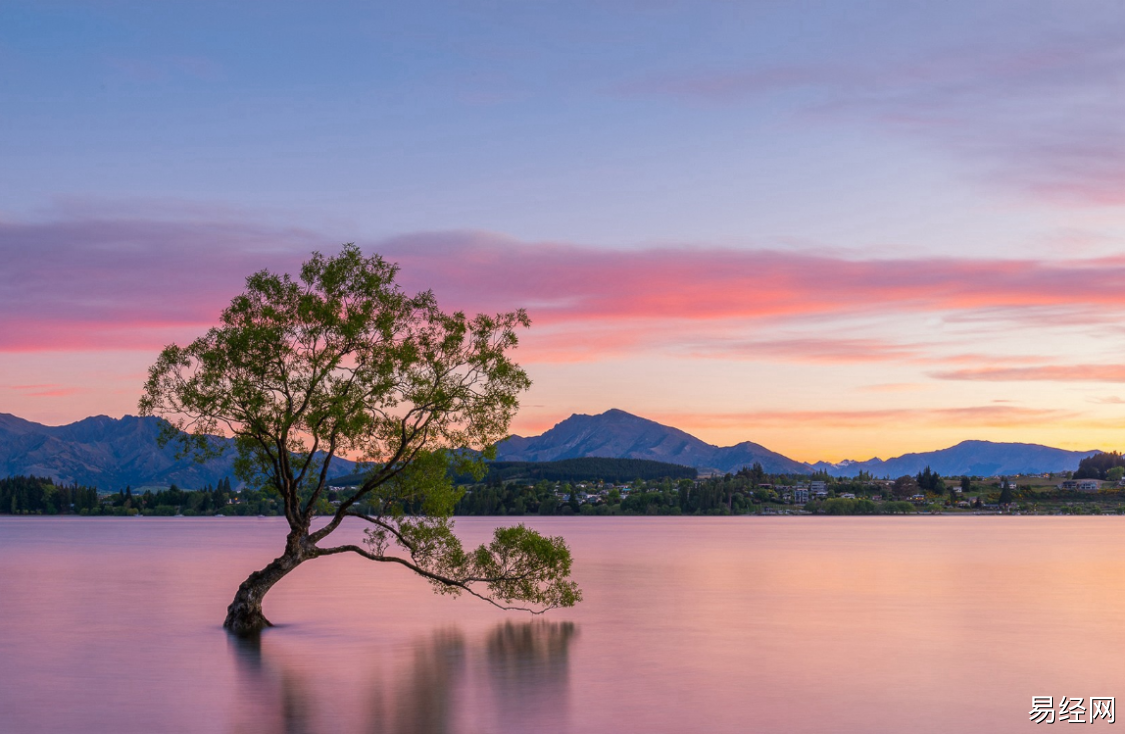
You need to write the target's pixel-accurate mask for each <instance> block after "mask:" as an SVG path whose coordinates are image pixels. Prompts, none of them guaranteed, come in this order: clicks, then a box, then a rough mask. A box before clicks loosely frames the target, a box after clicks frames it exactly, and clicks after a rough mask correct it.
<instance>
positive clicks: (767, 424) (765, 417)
mask: <svg viewBox="0 0 1125 734" xmlns="http://www.w3.org/2000/svg"><path fill="white" fill-rule="evenodd" d="M1077 415H1079V414H1078V413H1076V412H1072V411H1065V410H1056V409H1046V408H1024V407H1019V406H1011V405H982V406H971V407H954V408H928V409H927V408H901V409H896V408H891V409H882V410H773V411H759V412H748V413H665V414H661V415H658V416H652V418H653V419H654V420H657V421H659V422H661V423H667V424H669V425H675V426H680V427H688V426H690V427H691V428H693V429H697V430H703V429H716V428H739V427H753V428H790V427H794V426H807V427H813V426H816V427H835V428H855V427H860V426H864V427H871V426H874V427H879V426H884V427H885V426H888V425H898V426H901V425H905V424H910V425H912V426H916V425H922V426H932V425H935V424H940V425H942V426H945V427H950V426H964V427H993V428H996V427H1019V426H1026V425H1027V423H1028V422H1029V421H1049V420H1051V421H1058V420H1066V419H1070V418H1074V417H1076V416H1077Z"/></svg>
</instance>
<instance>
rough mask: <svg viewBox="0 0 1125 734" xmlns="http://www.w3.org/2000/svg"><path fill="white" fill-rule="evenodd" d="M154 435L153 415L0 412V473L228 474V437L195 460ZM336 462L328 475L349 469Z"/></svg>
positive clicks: (98, 479) (133, 478) (105, 479)
mask: <svg viewBox="0 0 1125 734" xmlns="http://www.w3.org/2000/svg"><path fill="white" fill-rule="evenodd" d="M159 433H160V419H159V418H150V417H146V418H138V417H136V416H131V415H127V416H125V417H124V418H110V417H108V416H104V415H98V416H93V417H91V418H84V419H82V420H80V421H78V422H77V423H71V424H69V425H65V426H45V425H42V424H40V423H33V422H32V421H28V420H24V419H23V418H18V417H16V416H14V415H9V414H7V413H0V476H13V475H19V474H23V475H34V476H40V477H51V478H52V479H54V480H55V481H56V482H61V483H64V484H71V483H78V484H81V485H84V486H87V487H97V488H98V489H101V490H105V491H109V490H118V489H121V488H124V487H125V486H126V485H131V486H133V487H140V486H144V485H168V484H177V485H179V486H180V487H184V488H187V489H199V488H202V487H204V486H205V485H208V484H211V485H215V484H218V482H219V480H220V479H222V478H224V477H233V476H234V457H235V452H234V450H233V441H230V440H229V439H219V441H220V442H225V443H226V444H227V447H228V448H229V449H230V450H228V451H226V452H225V453H224V454H223V455H222V456H220V457H219V458H216V459H211V460H210V461H206V462H203V463H197V462H195V461H192V460H191V459H188V458H177V457H176V449H175V447H174V446H167V447H165V448H161V447H160V445H159V444H158V443H157V440H156V439H157V436H158V435H159ZM337 462H338V463H337ZM337 462H333V466H332V469H334V470H335V471H333V472H332V476H336V475H337V474H347V473H348V472H351V471H353V470H354V468H355V465H354V464H353V463H352V462H350V461H344V460H337Z"/></svg>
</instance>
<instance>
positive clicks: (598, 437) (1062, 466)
mask: <svg viewBox="0 0 1125 734" xmlns="http://www.w3.org/2000/svg"><path fill="white" fill-rule="evenodd" d="M1095 453H1097V451H1094V450H1090V451H1066V450H1064V449H1056V448H1052V447H1050V446H1040V445H1038V444H1026V443H994V442H991V441H962V442H961V443H959V444H957V445H956V446H951V447H949V448H946V449H941V450H938V451H928V452H922V453H914V454H904V455H903V456H898V457H895V458H892V459H887V460H883V459H869V460H867V461H842V462H837V463H828V462H817V463H815V464H808V463H805V462H799V461H795V460H793V459H790V458H788V457H787V456H783V455H782V454H779V453H777V452H775V451H770V450H769V449H767V448H765V447H764V446H761V445H759V444H756V443H752V442H750V441H744V442H743V443H739V444H736V445H734V446H726V447H720V446H714V445H712V444H709V443H706V442H705V441H702V440H700V439H698V438H696V437H695V436H692V435H691V434H689V433H686V432H684V431H681V430H680V429H678V428H673V427H671V426H665V425H663V424H660V423H657V422H656V421H652V420H649V419H647V418H641V417H639V416H635V415H632V414H630V413H626V412H625V411H623V410H616V409H613V410H607V411H606V412H605V413H601V414H600V415H584V414H575V415H572V416H570V417H569V418H567V419H565V420H563V421H561V422H560V423H558V424H557V425H555V426H554V427H553V428H551V429H549V430H547V431H545V432H544V433H543V434H542V435H539V436H532V437H524V436H512V437H510V438H508V439H507V440H505V441H504V442H502V443H501V444H500V445H499V447H498V449H497V456H496V459H497V461H556V460H559V459H572V458H581V457H587V456H599V457H608V458H618V459H649V460H652V461H663V462H667V463H672V464H683V465H685V466H691V467H695V468H697V469H702V470H706V469H713V470H717V471H721V472H735V471H738V470H739V469H741V468H742V467H747V466H752V465H753V464H754V462H759V463H761V465H762V468H763V469H765V470H766V471H767V472H771V473H778V472H796V473H811V472H814V471H823V472H827V473H828V474H830V475H832V476H838V477H850V476H856V475H858V474H859V473H860V472H869V473H870V474H872V475H873V476H876V477H882V476H890V477H898V476H902V475H903V474H917V473H918V472H920V471H922V470H923V469H925V468H926V467H927V466H929V467H930V468H931V469H933V470H934V471H936V472H938V473H939V474H942V475H944V476H959V475H961V474H970V475H977V476H996V475H1002V474H1039V473H1043V472H1062V471H1072V470H1074V469H1077V468H1078V462H1079V461H1080V460H1082V459H1084V458H1085V457H1087V456H1090V455H1091V454H1095Z"/></svg>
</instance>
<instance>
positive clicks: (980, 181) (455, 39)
mask: <svg viewBox="0 0 1125 734" xmlns="http://www.w3.org/2000/svg"><path fill="white" fill-rule="evenodd" d="M1123 120H1125V5H1123V4H1122V3H1121V2H1119V0H1114V1H1113V2H1096V1H1093V0H1075V1H1074V2H1059V1H1057V0H1056V1H1053V2H1035V1H1034V0H1032V1H1028V0H1019V1H1018V2H1016V1H1012V2H989V1H988V0H974V1H973V2H957V1H953V2H944V3H934V2H905V1H901V0H896V1H895V2H849V3H837V2H820V3H815V2H809V3H803V2H791V1H789V2H751V1H746V2H714V3H710V2H700V1H692V2H673V1H671V0H669V1H661V0H652V1H644V0H632V1H625V0H622V1H620V2H616V1H614V0H602V1H600V2H589V3H586V2H578V1H573V0H572V1H569V2H547V1H542V2H469V1H465V2H425V1H420V2H411V3H390V2H386V3H383V2H363V3H335V2H324V3H301V4H290V3H281V2H269V3H265V2H253V1H249V2H242V3H217V2H215V3H212V2H204V1H201V0H194V1H193V2H190V3H189V2H161V3H151V2H146V3H139V2H124V1H121V2H96V1H92V0H91V1H87V2H80V3H62V2H51V1H50V0H46V1H44V0H39V1H37V2H23V1H22V0H7V2H5V3H3V4H0V412H7V413H13V414H16V415H19V416H21V417H24V418H27V419H30V420H35V421H40V422H44V423H49V424H62V423H69V422H72V421H75V420H79V419H81V418H83V417H85V416H87V415H93V414H106V415H111V416H121V415H124V414H129V413H135V412H136V404H137V400H138V398H139V397H140V393H141V388H142V384H143V381H144V377H145V373H146V369H147V367H148V365H149V364H151V363H152V362H153V361H154V359H155V357H156V355H157V353H158V352H159V350H160V348H161V347H162V346H163V345H165V344H168V343H172V342H176V343H181V344H182V343H186V342H187V341H190V340H191V339H192V338H194V337H195V336H198V335H200V334H201V333H203V332H204V331H205V330H206V329H207V328H208V327H209V326H211V325H213V324H214V323H215V322H216V320H217V317H218V314H219V313H220V312H221V310H222V308H223V307H224V306H225V305H226V304H227V303H228V302H229V301H230V299H231V298H232V297H233V296H234V295H236V294H237V293H239V292H240V290H241V288H242V284H243V281H244V279H245V277H246V276H247V275H249V274H250V273H252V272H255V271H257V270H260V269H262V268H269V269H271V270H275V271H288V272H292V271H293V270H295V269H296V268H297V267H299V265H300V263H301V262H302V260H303V259H305V258H306V257H307V256H308V255H309V253H311V252H313V251H314V250H315V251H321V252H325V253H331V252H335V251H337V250H338V249H339V247H340V246H341V244H342V243H345V242H355V243H357V244H359V245H360V246H362V247H363V249H364V250H365V251H366V252H369V253H380V254H382V255H384V256H385V257H387V258H388V259H390V260H392V261H394V262H397V263H399V264H400V266H401V271H400V282H401V283H402V284H403V286H404V287H405V288H407V289H408V290H423V289H433V290H434V292H435V294H436V295H437V297H438V299H439V302H440V303H441V304H443V306H445V307H447V308H448V309H455V308H456V309H466V310H469V311H474V310H479V311H489V312H495V311H508V310H512V309H514V308H520V307H522V308H526V309H527V310H528V311H529V313H530V315H531V319H532V326H531V328H530V329H529V330H527V331H526V332H524V333H523V334H522V335H521V343H520V346H519V349H518V351H517V352H516V358H517V361H519V362H520V363H521V364H522V365H524V366H525V368H526V369H527V371H528V373H529V375H530V376H531V378H532V380H533V382H534V385H533V387H532V388H531V390H530V391H529V392H528V393H527V394H526V396H525V397H524V400H523V403H522V407H521V410H520V412H519V414H518V416H517V417H516V419H515V422H514V423H513V426H512V428H513V431H514V432H516V433H520V434H523V435H531V434H537V433H540V432H542V431H543V430H545V429H547V428H549V427H550V426H551V425H553V424H554V423H556V422H557V421H559V420H561V419H563V418H565V417H567V416H568V415H570V414H572V413H600V412H603V411H605V410H607V409H610V408H620V409H623V410H627V411H629V412H632V413H636V414H638V415H642V416H645V417H648V418H652V419H654V420H659V421H661V422H664V423H668V424H671V425H675V426H677V427H679V428H682V429H684V430H686V431H688V432H690V433H692V434H694V435H697V436H699V437H700V438H703V439H704V440H707V441H710V442H712V443H716V444H720V445H730V444H733V443H737V442H740V441H745V440H750V441H754V442H757V443H760V444H763V445H765V446H766V447H768V448H770V449H772V450H775V451H779V452H781V453H784V454H786V455H788V456H791V457H792V458H795V459H799V460H808V461H815V460H831V461H838V460H841V459H845V458H852V459H867V458H870V457H872V456H880V457H883V458H887V457H889V456H894V455H899V454H902V453H905V452H910V451H926V450H933V449H938V448H943V447H946V446H950V445H952V444H954V443H957V442H958V441H961V440H965V439H987V440H995V441H1021V442H1030V443H1044V444H1049V445H1053V446H1058V447H1062V448H1068V449H1080V450H1086V449H1092V448H1101V449H1119V448H1121V447H1122V445H1123V444H1125V319H1123V317H1125V291H1123V290H1122V286H1123V285H1125V122H1122V121H1123Z"/></svg>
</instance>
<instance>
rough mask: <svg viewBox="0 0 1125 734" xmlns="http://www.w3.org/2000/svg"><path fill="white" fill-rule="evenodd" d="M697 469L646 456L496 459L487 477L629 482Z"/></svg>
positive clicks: (688, 475) (685, 475)
mask: <svg viewBox="0 0 1125 734" xmlns="http://www.w3.org/2000/svg"><path fill="white" fill-rule="evenodd" d="M697 474H698V472H697V471H696V470H695V469H694V468H692V467H690V466H680V465H678V464H666V463H664V462H661V461H648V460H645V459H607V458H601V457H585V458H580V459H561V460H559V461H495V462H492V463H489V464H488V465H487V474H486V475H485V476H484V477H483V479H484V481H486V482H490V481H494V480H499V481H513V480H525V481H533V482H534V481H538V480H540V479H545V480H547V481H551V482H582V481H605V482H615V483H621V482H628V481H632V480H634V479H642V480H645V481H652V480H656V479H665V478H671V479H695V477H696V475H697ZM481 479H482V478H481V477H475V478H474V477H469V476H466V475H464V474H460V475H457V476H456V481H458V482H460V483H472V482H479V481H481Z"/></svg>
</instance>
